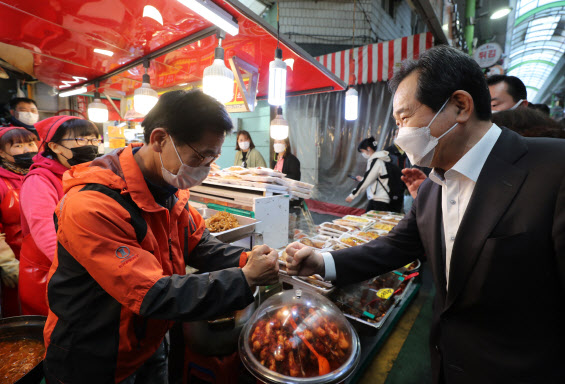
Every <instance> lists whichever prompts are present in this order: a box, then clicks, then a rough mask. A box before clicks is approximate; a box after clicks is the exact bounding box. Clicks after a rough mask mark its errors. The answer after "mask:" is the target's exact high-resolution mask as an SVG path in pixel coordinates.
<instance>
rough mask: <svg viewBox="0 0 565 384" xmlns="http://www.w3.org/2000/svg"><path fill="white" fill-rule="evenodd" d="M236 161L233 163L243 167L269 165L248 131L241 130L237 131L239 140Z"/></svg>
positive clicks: (264, 166)
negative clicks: (256, 147)
mask: <svg viewBox="0 0 565 384" xmlns="http://www.w3.org/2000/svg"><path fill="white" fill-rule="evenodd" d="M235 151H236V152H235V161H234V163H233V165H239V166H241V167H243V168H255V167H263V168H266V167H267V163H265V159H263V156H261V153H259V151H258V150H256V149H255V144H253V140H252V139H251V136H250V135H249V132H247V131H243V130H241V131H239V132H238V133H237V141H236V144H235Z"/></svg>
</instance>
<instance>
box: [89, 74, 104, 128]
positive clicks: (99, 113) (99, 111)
mask: <svg viewBox="0 0 565 384" xmlns="http://www.w3.org/2000/svg"><path fill="white" fill-rule="evenodd" d="M99 85H100V84H99V83H98V82H96V83H95V86H96V90H95V91H94V100H93V101H92V103H90V104H88V119H89V120H90V121H93V122H95V123H105V122H107V121H108V107H107V106H106V104H104V103H103V102H102V100H100V93H99V92H98V87H99Z"/></svg>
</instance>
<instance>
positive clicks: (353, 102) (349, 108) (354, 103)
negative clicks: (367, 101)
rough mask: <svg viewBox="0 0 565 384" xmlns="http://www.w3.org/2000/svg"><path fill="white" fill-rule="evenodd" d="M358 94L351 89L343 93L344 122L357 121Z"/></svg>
mask: <svg viewBox="0 0 565 384" xmlns="http://www.w3.org/2000/svg"><path fill="white" fill-rule="evenodd" d="M358 104H359V94H358V93H357V91H356V90H355V88H353V87H349V89H348V90H347V92H346V93H345V120H350V121H351V120H357V113H358V109H359V105H358Z"/></svg>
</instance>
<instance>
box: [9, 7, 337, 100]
mask: <svg viewBox="0 0 565 384" xmlns="http://www.w3.org/2000/svg"><path fill="white" fill-rule="evenodd" d="M214 2H215V3H216V4H217V5H218V6H220V7H221V8H223V9H224V10H225V11H227V12H228V13H229V14H231V15H232V16H233V17H234V18H236V19H237V21H238V23H239V34H238V35H237V36H230V35H226V39H225V40H224V41H223V43H222V46H223V47H224V48H225V59H226V65H228V64H227V61H228V59H229V58H230V57H232V56H237V57H239V58H241V59H243V60H245V61H246V62H248V63H250V64H252V65H255V66H257V67H258V68H259V84H258V91H259V92H258V96H259V97H261V96H265V95H267V89H268V76H269V71H268V68H269V62H270V61H272V60H273V59H274V55H275V47H276V45H277V39H276V30H275V29H274V28H272V27H271V26H270V25H268V24H267V23H266V22H264V21H263V20H262V19H261V18H259V17H258V16H257V15H255V14H254V13H252V12H251V11H250V10H249V9H247V8H246V7H245V6H243V5H242V4H241V3H239V2H237V1H232V0H230V1H221V0H214ZM145 5H152V6H154V7H155V8H157V9H158V10H159V11H160V13H161V14H162V17H163V25H161V24H159V23H158V22H157V21H155V20H153V19H151V18H148V17H143V8H144V6H145ZM0 14H1V15H2V22H1V23H0V42H2V43H5V44H9V45H12V46H15V47H20V48H24V49H25V50H26V51H27V52H26V51H23V50H22V51H23V52H24V53H25V54H22V55H21V57H22V60H24V59H25V57H29V60H33V66H32V67H33V69H34V73H33V74H32V75H34V76H35V77H36V78H38V79H39V80H41V81H43V82H44V83H47V84H49V85H51V86H54V87H57V88H60V87H61V86H64V84H71V85H72V86H75V85H77V84H82V83H88V82H91V81H92V80H94V79H96V78H98V77H100V76H103V75H105V74H108V73H111V72H112V71H114V70H117V69H120V68H122V67H125V66H127V65H128V63H131V62H133V61H135V60H138V59H140V58H142V57H144V56H146V55H148V54H151V53H153V52H155V51H157V50H159V49H160V48H163V47H164V46H167V45H169V44H173V43H175V42H178V41H180V40H183V39H186V38H190V37H191V36H196V35H198V34H199V33H200V34H201V33H203V32H205V31H207V30H209V29H210V27H213V24H211V23H210V22H209V21H207V20H205V19H203V18H202V17H200V16H199V15H198V14H196V13H194V12H192V11H191V10H190V9H189V8H187V7H185V6H184V5H182V4H181V3H180V2H179V1H176V0H97V1H76V0H59V1H56V2H42V1H19V0H4V1H3V2H0ZM216 46H217V39H216V37H215V36H209V37H206V38H203V39H201V40H199V41H197V42H194V43H192V44H190V45H186V46H184V47H182V48H180V49H177V50H175V51H173V52H170V53H168V54H165V55H163V56H160V57H159V58H157V59H156V60H153V61H152V62H151V67H150V70H149V75H150V76H151V85H152V87H153V88H154V89H156V90H158V91H159V90H162V89H166V88H169V87H171V86H173V85H178V84H183V83H194V82H198V81H201V80H202V73H203V71H204V68H206V67H207V66H209V65H211V63H212V61H213V58H214V48H215V47H216ZM0 48H1V47H0ZM94 48H99V49H104V50H109V51H111V52H113V53H114V54H113V56H112V57H108V56H105V55H102V54H99V53H95V52H94ZM281 48H282V50H283V59H285V60H286V59H294V67H293V69H290V68H289V70H288V75H287V90H288V92H289V94H291V95H292V94H293V93H313V92H322V91H325V92H327V91H332V90H333V91H339V90H343V89H344V88H345V84H344V83H343V82H342V81H340V79H339V78H337V77H336V76H334V75H333V74H332V73H331V72H330V71H328V70H327V69H326V68H325V67H323V66H322V65H321V64H320V63H319V62H317V61H316V60H315V59H313V58H312V57H311V56H310V55H308V54H307V53H306V52H305V51H303V50H302V49H301V48H300V47H298V46H297V45H296V44H294V43H292V42H291V41H289V40H286V39H284V38H281ZM28 52H31V55H29V53H28ZM0 57H2V50H1V49H0ZM29 67H31V66H29ZM142 74H143V67H142V66H141V65H138V66H136V67H134V68H131V69H129V70H127V71H125V72H122V73H121V74H119V75H116V76H114V77H112V78H111V79H109V80H106V81H105V82H104V83H102V84H101V86H102V87H103V88H104V87H111V88H112V89H114V90H116V91H121V92H124V93H125V94H131V93H132V92H133V90H134V89H135V88H137V87H139V86H140V85H141V75H142ZM92 89H93V87H92V86H91V87H89V91H90V90H92Z"/></svg>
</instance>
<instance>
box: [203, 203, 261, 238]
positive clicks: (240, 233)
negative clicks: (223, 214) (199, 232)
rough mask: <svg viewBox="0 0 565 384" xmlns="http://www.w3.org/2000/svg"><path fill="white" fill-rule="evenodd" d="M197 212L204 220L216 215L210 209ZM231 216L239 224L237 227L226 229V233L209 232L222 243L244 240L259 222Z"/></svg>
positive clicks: (213, 210) (248, 218)
mask: <svg viewBox="0 0 565 384" xmlns="http://www.w3.org/2000/svg"><path fill="white" fill-rule="evenodd" d="M198 212H200V214H201V215H202V217H203V218H204V219H208V218H210V217H211V216H213V215H215V214H216V213H218V211H216V210H215V209H210V208H204V209H199V210H198ZM232 215H234V216H235V217H236V219H237V221H238V222H239V227H237V228H233V229H228V230H227V231H223V232H216V233H213V232H210V233H211V234H212V235H213V236H215V237H216V239H218V240H220V241H223V242H224V243H231V242H234V241H237V240H240V239H243V238H245V237H246V235H249V234H251V233H253V231H254V230H255V224H257V223H259V222H260V221H258V220H255V219H252V218H250V217H245V216H240V215H235V214H233V213H232Z"/></svg>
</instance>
